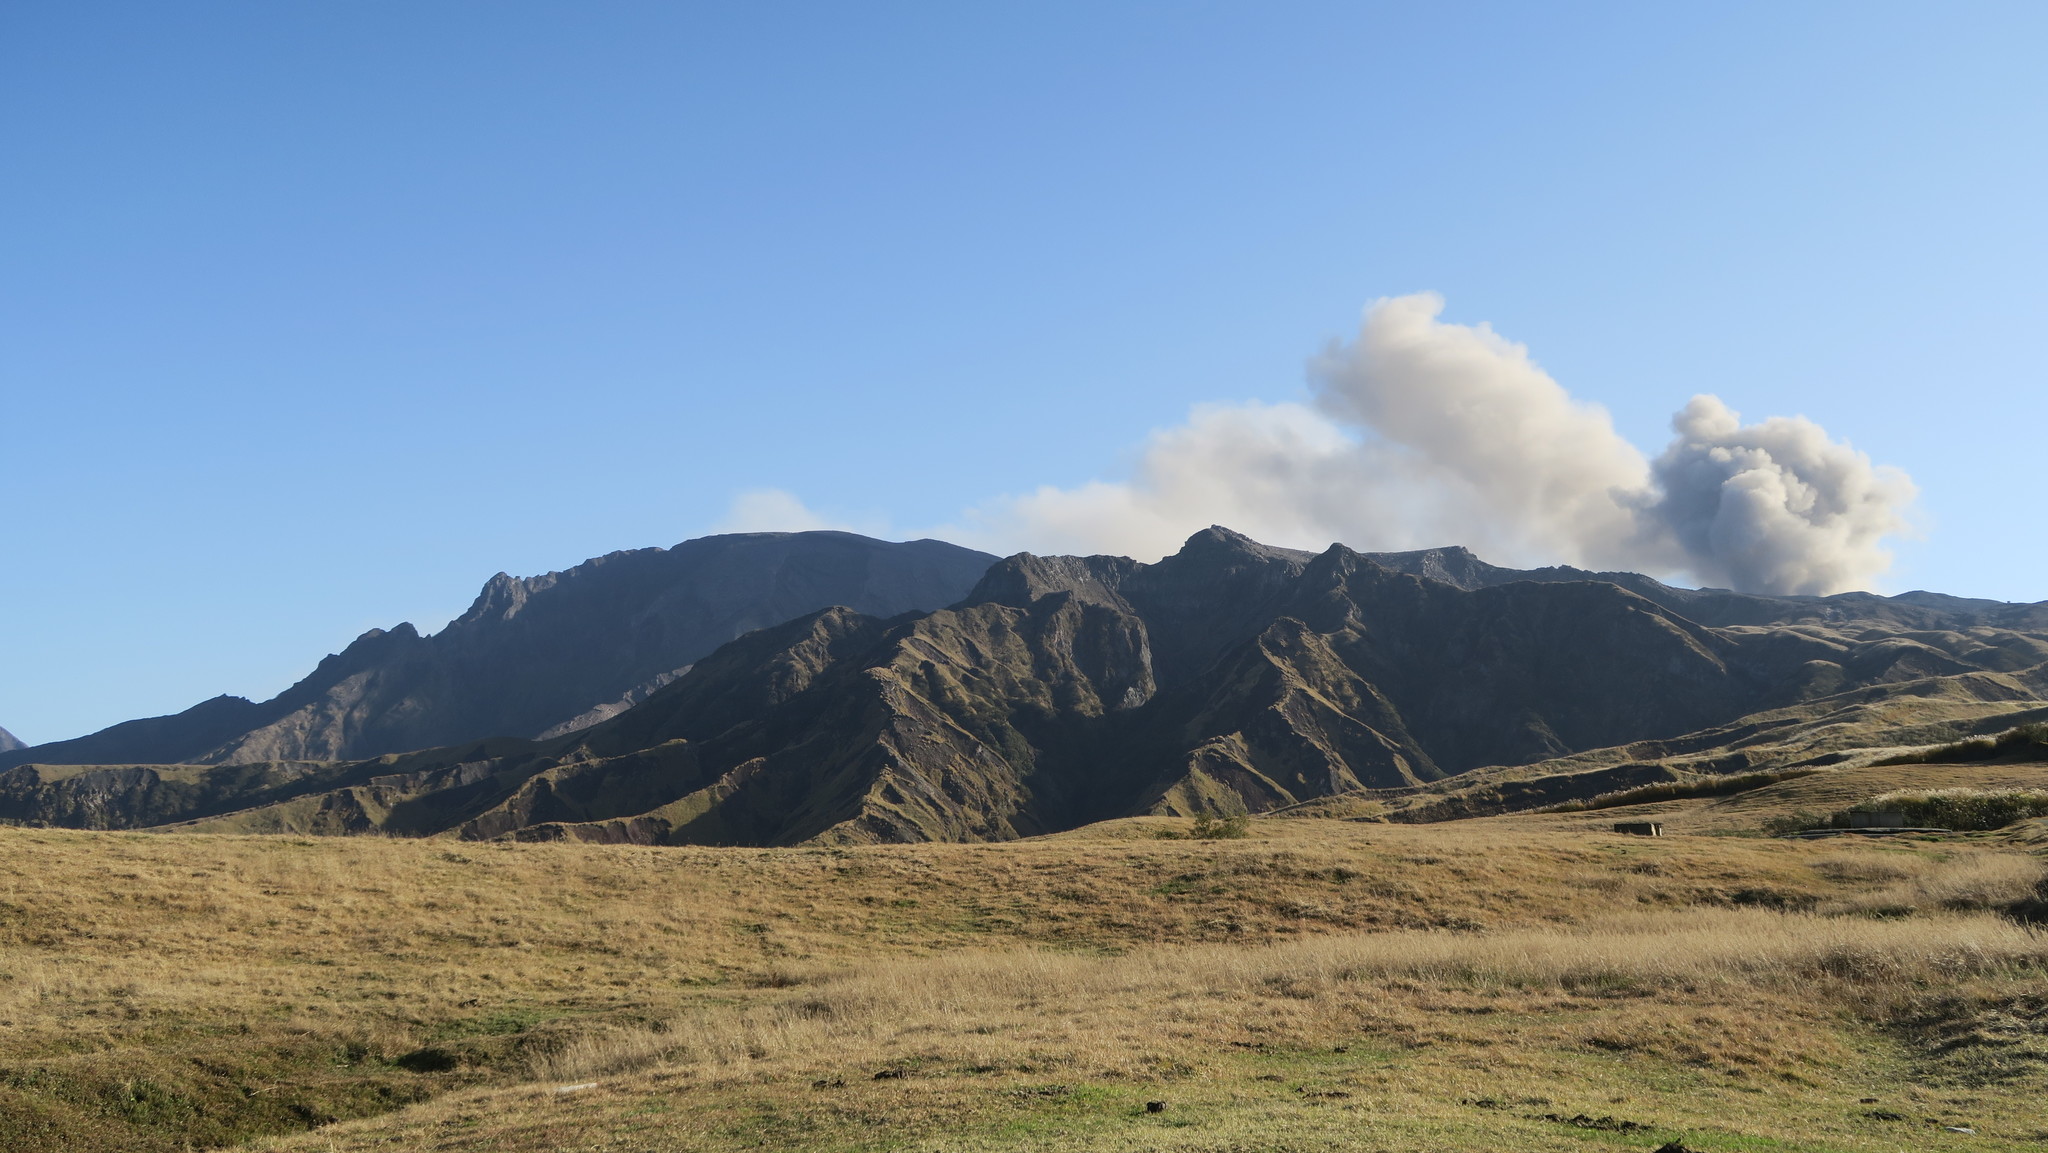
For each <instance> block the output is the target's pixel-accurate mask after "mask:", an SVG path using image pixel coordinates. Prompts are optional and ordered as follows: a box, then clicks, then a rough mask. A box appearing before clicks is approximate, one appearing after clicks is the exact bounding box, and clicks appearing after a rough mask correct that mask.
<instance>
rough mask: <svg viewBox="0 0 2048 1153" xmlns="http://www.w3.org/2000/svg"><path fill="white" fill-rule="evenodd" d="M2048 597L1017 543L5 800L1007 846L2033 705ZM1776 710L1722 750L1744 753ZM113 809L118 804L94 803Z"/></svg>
mask: <svg viewBox="0 0 2048 1153" xmlns="http://www.w3.org/2000/svg"><path fill="white" fill-rule="evenodd" d="M1686 609H1696V610H1697V611H1693V612H1687V611H1684V610H1686ZM2043 610H2044V606H2009V605H2001V604H1993V603H1989V602H1964V601H1956V600H1953V599H1952V598H1930V597H1927V596H1925V595H1924V594H1909V596H1908V597H1902V598H1879V597H1867V596H1862V595H1860V594H1858V595H1855V596H1849V597H1831V598H1757V597H1734V596H1733V595H1732V594H1717V593H1713V592H1691V591H1686V590H1676V589H1670V588H1666V587H1665V586H1663V585H1660V584H1657V583H1656V582H1654V581H1650V580H1647V578H1642V577H1637V576H1633V575H1631V574H1586V573H1576V572H1573V571H1572V570H1555V569H1553V570H1542V571H1539V572H1536V573H1522V574H1518V573H1513V572H1511V571H1510V570H1503V569H1497V568H1494V567H1492V566H1489V565H1485V564H1484V563H1483V562H1480V561H1477V560H1476V559H1475V558H1472V557H1471V556H1470V554H1469V553H1465V552H1464V551H1463V550H1456V549H1447V550H1432V551H1430V552H1427V553H1404V554H1389V555H1383V556H1372V555H1366V554H1360V553H1356V552H1353V551H1351V550H1349V549H1346V548H1343V547H1342V546H1335V547H1332V548H1331V549H1329V550H1328V551H1326V552H1324V553H1321V554H1319V555H1312V554H1308V553H1302V552H1294V551H1290V550H1282V549H1274V548H1269V547H1266V546H1263V545H1260V544H1258V543H1256V542H1254V541H1251V540H1249V539H1247V538H1245V537H1242V536H1239V535H1237V534H1235V533H1231V532H1228V531H1226V530H1222V529H1211V530H1207V531H1205V532H1202V533H1198V534H1196V536H1194V537H1193V538H1191V539H1190V540H1189V541H1188V543H1187V545H1186V546H1185V547H1184V548H1183V549H1182V550H1181V552H1180V553H1178V554H1176V555H1175V556H1172V557H1169V558H1167V559H1165V560H1163V561H1161V562H1159V563H1157V564H1152V565H1145V564H1139V563H1136V562H1134V561H1131V560H1127V559H1124V558H1120V557H1034V556H1030V555H1028V554H1026V555H1019V556H1015V557H1011V558H1009V559H1008V560H1005V561H1002V562H1001V563H999V564H997V565H996V566H994V567H993V568H991V569H989V570H988V571H987V573H986V575H985V576H984V577H983V578H982V579H981V581H980V582H979V584H978V585H977V586H976V587H975V588H974V589H973V591H972V592H971V593H969V594H968V595H966V596H965V597H964V598H963V599H961V600H959V601H958V602H957V603H955V604H953V605H952V606H951V607H948V608H944V609H940V610H937V611H934V612H929V613H923V614H919V615H914V616H904V617H900V618H897V619H893V620H891V619H882V618H878V617H876V616H873V615H865V614H862V613H859V612H856V611H853V610H851V609H847V608H841V607H834V608H829V609H825V610H823V611H818V612H811V613H807V614H805V615H802V616H799V617H797V618H795V619H793V620H789V621H786V622H784V623H781V624H777V625H775V626H774V627H771V628H765V629H762V630H760V631H757V632H753V633H749V634H747V635H745V636H742V637H740V638H738V639H737V640H734V641H733V642H732V643H730V644H727V645H725V646H724V647H722V648H720V649H719V650H718V651H716V652H715V653H712V654H711V655H709V656H707V657H705V658H704V659H702V660H701V661H698V662H697V663H696V664H695V666H694V667H692V668H691V669H690V670H689V671H688V672H687V673H686V674H684V675H682V676H680V677H678V678H677V679H675V680H674V681H673V683H670V684H668V685H666V686H665V687H662V688H660V689H659V690H657V691H655V692H653V693H652V694H651V695H650V696H649V697H648V699H647V700H646V701H644V702H643V703H641V704H639V705H637V706H636V707H634V708H632V709H630V710H628V711H625V712H623V713H621V714H619V715H617V716H615V717H612V718H610V719H608V720H605V721H602V722H601V723H598V724H595V725H592V726H590V727H588V728H585V729H581V730H578V731H575V732H570V733H566V734H562V735H559V736H554V737H551V738H548V739H543V740H514V739H499V740H490V741H477V742H471V743H468V744H461V745H456V746H453V747H450V748H443V749H435V750H429V751H426V752H420V753H413V754H408V755H405V756H393V757H383V758H380V759H378V760H376V761H370V762H362V763H356V764H320V765H315V764H304V763H287V762H284V761H283V760H281V759H280V760H277V761H275V762H270V763H265V764H262V765H254V766H252V765H237V766H222V767H218V768H211V767H204V766H194V767H189V768H178V769H151V768H129V769H120V770H114V769H95V770H88V771H83V772H72V773H69V774H66V773H64V772H61V771H56V770H42V769H38V768H33V767H27V766H24V767H23V768H20V769H16V770H14V771H13V772H10V773H6V774H0V816H9V817H16V818H21V817H25V816H30V815H34V814H51V815H45V816H44V817H43V819H62V820H65V821H67V822H76V821H79V820H84V819H95V820H96V819H105V820H107V821H110V822H118V821H123V820H129V819H130V818H126V817H123V816H122V814H124V813H133V814H136V816H135V817H134V818H133V820H134V822H135V823H150V822H164V821H170V820H175V819H178V818H180V817H183V818H201V817H208V816H210V815H212V814H226V815H221V816H218V817H216V818H214V819H211V820H207V821H203V822H202V823H201V825H200V827H205V828H214V829H222V830H247V831H285V830H292V831H304V832H363V831H371V830H383V831H386V832H391V833H398V834H407V835H421V834H429V833H437V832H446V831H457V832H459V833H460V834H461V835H463V836H466V837H474V838H490V837H499V836H513V837H518V838H522V839H538V838H575V839H587V840H605V841H630V842H638V843H696V844H790V843H797V842H803V841H816V842H823V843H849V842H871V841H910V840H928V839H944V840H963V839H964V840H982V839H1004V838H1009V837H1015V836H1019V835H1031V834H1035V833H1041V832H1048V831H1053V830H1058V829H1063V828H1070V827H1073V826H1075V825H1079V824H1083V823H1086V822H1090V821H1094V820H1100V819H1103V818H1107V817H1114V816H1122V815H1128V814H1134V813H1147V812H1151V813H1179V814H1187V813H1194V812H1201V811H1216V810H1222V809H1230V808H1234V807H1237V806H1240V805H1241V806H1243V807H1246V808H1249V809H1251V810H1253V811H1264V810H1269V809H1273V808H1278V807H1284V806H1288V805H1292V804H1296V803H1299V802H1303V801H1308V800H1313V799H1316V798H1324V797H1332V796H1340V795H1344V794H1350V793H1357V792H1359V791H1361V790H1367V789H1386V788H1397V789H1398V788H1412V787H1415V786H1418V785H1421V784H1424V783H1426V782H1431V781H1436V780H1440V779H1442V778H1444V777H1446V776H1448V775H1451V774H1458V773H1463V772H1466V771H1467V770H1471V769H1474V768H1478V767H1482V766H1491V765H1518V764H1528V763H1532V762H1542V761H1549V760H1553V759H1556V758H1560V757H1567V756H1571V755H1574V754H1579V753H1583V752H1585V751H1587V750H1598V749H1612V748H1629V747H1648V744H1647V743H1654V742H1658V741H1678V742H1679V743H1680V744H1683V743H1684V741H1685V740H1686V739H1688V738H1687V737H1686V735H1687V734H1697V733H1700V732H1702V731H1712V730H1715V728H1716V726H1733V725H1736V722H1738V721H1741V720H1742V719H1743V718H1745V717H1751V716H1753V715H1755V714H1759V713H1761V712H1763V711H1766V710H1771V709H1786V708H1789V707H1794V706H1799V707H1806V706H1808V705H1811V706H1812V707H1813V708H1814V709H1816V710H1819V712H1825V711H1826V710H1827V709H1829V708H1834V709H1837V711H1838V712H1839V711H1840V710H1848V711H1849V712H1854V711H1856V710H1867V709H1870V708H1874V707H1876V705H1875V704H1873V702H1880V701H1882V700H1891V699H1894V698H1896V699H1898V700H1908V701H1910V700H1911V699H1917V698H1916V696H1915V694H1920V695H1922V696H1925V695H1930V694H1931V695H1934V696H1939V695H1941V694H1943V693H1946V694H1949V695H1950V696H1953V695H1955V694H1961V695H1962V696H1965V697H1969V698H1970V700H1971V701H1972V702H1974V704H1975V706H1976V707H1978V711H1980V712H1981V711H1983V710H1984V709H1989V708H1997V709H2011V708H2017V707H2021V706H2022V705H2023V704H2025V703H2028V702H2031V703H2039V702H2040V701H2041V700H2042V694H2041V690H2042V689H2043V688H2044V687H2048V675H2044V674H2043V672H2042V670H2041V666H2042V665H2043V662H2044V661H2048V613H2044V611H2043ZM1699 617H1707V618H1710V619H1714V620H1718V621H1722V622H1724V623H1721V624H1703V623H1701V621H1700V620H1699V619H1697V618H1699ZM1929 685H1939V686H1942V687H1941V688H1940V690H1939V691H1938V692H1936V691H1935V690H1929V689H1926V686H1929ZM1829 702H1834V703H1833V704H1829ZM1952 711H1953V710H1952ZM1967 711H1968V710H1963V712H1957V713H1955V715H1958V716H1960V715H1963V713H1964V712H1967ZM1819 712H1816V714H1815V715H1819ZM1831 715H1832V714H1831ZM1970 715H1975V714H1974V713H1972V714H1970ZM1836 728H1837V729H1841V728H1842V726H1841V725H1837V726H1836ZM1744 731H1745V730H1742V729H1741V728H1740V727H1739V726H1737V727H1736V728H1732V729H1728V730H1726V731H1725V733H1724V735H1722V736H1719V737H1716V738H1715V743H1718V744H1719V745H1723V746H1727V747H1731V748H1732V747H1738V746H1739V745H1740V743H1741V741H1742V740H1744V739H1746V738H1745V737H1744V735H1743V733H1744ZM1843 731H1846V730H1843ZM1674 747H1676V746H1674ZM119 774H127V775H125V776H123V775H119ZM122 798H128V799H127V800H123V799H122ZM229 810H239V811H235V812H232V813H231V814H230V813H229ZM86 813H99V814H105V816H104V818H85V817H81V816H77V815H74V814H86ZM144 813H147V814H148V816H147V817H146V818H144V817H142V816H141V814H144ZM54 814H64V815H62V816H55V815H54Z"/></svg>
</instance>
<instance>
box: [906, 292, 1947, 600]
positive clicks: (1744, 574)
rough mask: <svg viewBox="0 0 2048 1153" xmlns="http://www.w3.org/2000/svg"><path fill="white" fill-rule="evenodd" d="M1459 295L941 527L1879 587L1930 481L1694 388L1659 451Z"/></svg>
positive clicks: (1042, 546) (1379, 311)
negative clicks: (1476, 317)
mask: <svg viewBox="0 0 2048 1153" xmlns="http://www.w3.org/2000/svg"><path fill="white" fill-rule="evenodd" d="M1442 310H1443V300H1442V298H1441V297H1439V296H1437V295H1436V294H1434V293H1419V294H1416V295H1412V296H1400V297H1393V298H1389V299H1384V300H1380V301H1377V302H1375V303H1374V304H1372V305H1371V306H1370V307H1368V308H1367V309H1366V310H1365V316H1364V319H1363V321H1362V323H1361V324H1360V327H1359V331H1358V335H1357V337H1356V339H1354V340H1353V341H1351V342H1350V343H1348V344H1346V343H1333V344H1331V346H1330V347H1329V348H1327V349H1326V350H1324V352H1323V353H1322V354H1321V355H1319V356H1317V357H1315V358H1314V359H1313V360H1311V361H1310V364H1309V379H1310V383H1311V386H1312V401H1311V403H1308V404H1295V403H1285V404H1262V403H1256V402H1254V403H1246V404H1234V405H1200V406H1197V407H1196V408H1195V409H1194V410H1193V411H1192V412H1191V413H1190V414H1189V416H1188V418H1187V420H1186V421H1185V422H1184V423H1182V424H1180V425H1179V426H1177V427H1173V428H1168V429H1165V430H1162V431H1159V432H1155V433H1154V434H1153V435H1152V437H1151V439H1150V440H1149V441H1148V443H1147V444H1146V445H1145V447H1144V450H1143V452H1142V454H1141V456H1140V458H1139V460H1138V463H1137V466H1136V467H1135V469H1134V470H1133V474H1132V475H1131V477H1130V478H1129V479H1128V480H1123V481H1097V482H1092V483H1089V484H1084V485H1081V486H1078V487H1075V488H1056V487H1051V486H1047V487H1042V488H1039V489H1038V490H1036V491H1034V492H1030V493H1027V494H1024V495H1022V496H1015V497H1008V498H1004V499H1001V500H998V501H994V502H991V503H988V504H984V505H981V506H979V507H977V508H974V509H970V510H969V511H968V512H967V514H966V515H965V517H964V518H963V519H964V523H962V524H960V525H954V526H947V527H945V528H941V529H937V530H933V535H938V536H944V537H946V538H948V539H953V540H958V541H960V542H961V543H963V544H975V545H979V546H981V547H985V548H990V549H992V550H994V551H1015V550H1017V549H1029V550H1030V551H1033V552H1039V553H1060V552H1065V553H1089V552H1109V553H1121V554H1126V555H1131V556H1136V557H1139V558H1141V559H1152V558H1155V557H1158V556H1163V555H1165V554H1166V553H1169V552H1172V551H1174V550H1175V549H1177V548H1178V547H1179V545H1180V543H1181V542H1182V541H1183V540H1185V539H1186V538H1187V537H1188V536H1189V535H1190V534H1191V533H1193V532H1195V531H1197V530H1199V529H1201V528H1203V527H1206V526H1208V525H1210V524H1222V525H1227V526H1229V527H1231V528H1234V529H1237V530H1239V531H1241V532H1244V533H1247V534H1249V535H1250V536H1252V537H1254V538H1256V539H1258V540H1262V541H1265V542H1267V543H1269V544H1277V545H1290V546H1294V547H1298V548H1311V549H1321V548H1323V547H1325V546H1327V545H1328V544H1329V543H1330V542H1331V541H1342V542H1343V543H1345V544H1348V545H1351V546H1353V547H1355V548H1360V549H1365V550H1383V549H1384V550H1393V549H1407V548H1421V547H1427V546H1432V545H1444V544H1464V545H1468V546H1470V547H1471V548H1472V549H1473V550H1474V551H1475V552H1477V553H1479V554H1480V555H1481V556H1483V557H1485V558H1487V559H1488V560H1491V561H1494V562H1495V563H1499V564H1514V565H1543V564H1559V563H1562V564H1572V565H1578V566H1581V567H1586V568H1593V569H1626V570H1632V571H1638V572H1648V573H1651V574H1654V575H1659V576H1665V577H1671V578H1674V579H1680V580H1687V579H1689V580H1691V581H1694V582H1697V583H1702V584H1714V585H1724V586H1729V587H1733V588H1736V589H1739V590H1742V591H1745V592H1758V593H1779V594H1824V593H1832V592H1840V591H1843V590H1846V589H1851V588H1861V587H1868V586H1869V585H1870V583H1871V582H1872V581H1873V580H1874V579H1875V578H1876V577H1878V576H1879V575H1880V574H1882V573H1883V572H1884V571H1885V569H1886V568H1887V567H1888V566H1889V564H1890V563H1891V554H1890V553H1889V552H1887V551H1886V550H1885V548H1884V547H1883V544H1882V542H1883V539H1884V538H1885V537H1886V536H1888V535H1891V534H1894V533H1897V532H1900V531H1902V530H1904V529H1905V528H1906V527H1907V523H1906V520H1905V510H1906V509H1907V507H1908V506H1909V505H1910V504H1911V503H1912V501H1913V499H1914V495H1915V490H1914V487H1913V483H1912V481H1911V480H1910V479H1908V478H1907V476H1906V475H1905V474H1904V473H1903V472H1900V471H1899V470H1897V469H1894V468H1889V467H1885V466H1879V465H1873V464H1872V463H1871V461H1870V459H1869V458H1868V457H1867V456H1865V455H1863V454H1862V453H1860V452H1857V451H1855V450H1854V449H1852V448H1850V447H1849V446H1848V445H1847V444H1844V443H1841V442H1839V441H1835V440H1831V439H1830V438H1829V437H1828V435H1827V433H1826V431H1825V430H1823V429H1822V428H1821V427H1820V426H1819V425H1817V424H1815V423H1813V422H1812V421H1810V420H1807V419H1805V418H1804V417H1773V418H1771V419H1769V420H1765V421H1763V422H1761V423H1759V424H1748V425H1745V424H1743V423H1742V420H1741V417H1740V416H1739V415H1737V414H1736V413H1735V412H1734V411H1732V410H1730V409H1729V408H1728V406H1727V405H1725V404H1723V403H1722V402H1721V401H1720V400H1719V399H1718V398H1716V397H1712V396H1696V397H1693V398H1692V400H1691V401H1690V402H1689V403H1687V404H1686V406H1685V407H1684V408H1683V409H1682V410H1680V411H1679V413H1678V414H1677V416H1675V417H1674V418H1673V419H1672V431H1673V433H1674V434H1675V437H1674V439H1673V440H1672V441H1671V443H1670V444H1669V445H1668V446H1667V447H1666V448H1665V449H1664V450H1663V452H1662V453H1661V454H1659V455H1658V456H1657V457H1656V458H1655V459H1654V460H1651V459H1649V458H1647V457H1646V456H1645V455H1644V454H1643V453H1642V452H1641V451H1640V450H1638V449H1637V448H1636V447H1635V446H1634V445H1632V444H1630V443H1629V442H1628V441H1626V440H1624V439H1622V437H1621V436H1620V434H1619V433H1617V432H1616V431H1615V430H1614V423H1613V421H1612V420H1611V419H1610V418H1609V416H1608V414H1607V412H1606V410H1605V409H1603V408H1601V407H1600V406H1598V405H1595V404H1589V403H1586V402H1583V401H1579V400H1575V399H1573V398H1572V396H1571V395H1570V394H1569V393H1567V392H1566V391H1565V390H1564V388H1563V387H1562V386H1560V385H1559V384H1558V383H1557V382H1556V381H1555V380H1553V379H1551V377H1550V376H1549V374H1547V373H1545V372H1544V371H1543V370H1542V369H1541V368H1540V367H1538V366H1537V365H1536V363H1535V362H1534V361H1532V360H1531V359H1530V357H1529V352H1528V349H1526V348H1525V347H1523V346H1522V345H1519V344H1516V343H1514V342H1512V341H1509V340H1507V339H1505V338H1503V337H1501V336H1500V335H1499V334H1498V333H1495V332H1494V331H1493V330H1492V328H1490V327H1489V326H1487V325H1485V324H1478V325H1462V324H1446V323H1444V322H1442V321H1441V320H1439V319H1438V316H1439V314H1440V313H1441V312H1442Z"/></svg>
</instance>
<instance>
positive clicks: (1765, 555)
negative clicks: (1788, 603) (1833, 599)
mask: <svg viewBox="0 0 2048 1153" xmlns="http://www.w3.org/2000/svg"><path fill="white" fill-rule="evenodd" d="M1671 429H1672V431H1673V432H1675V433H1677V434H1678V435H1677V439H1675V440H1673V441H1672V442H1671V446H1670V447H1669V448H1667V449H1665V450H1664V454H1663V455H1662V456H1660V457H1658V458H1657V460H1656V463H1655V464H1654V465H1652V469H1651V471H1652V474H1653V476H1654V478H1655V485H1654V488H1653V499H1652V501H1651V503H1649V504H1648V505H1647V506H1645V507H1644V509H1643V512H1644V516H1645V521H1646V523H1647V524H1648V525H1649V526H1651V527H1652V528H1653V529H1654V530H1656V531H1657V532H1659V533H1661V534H1666V535H1668V539H1670V540H1671V541H1673V542H1675V543H1676V544H1677V545H1678V547H1679V548H1680V549H1681V550H1682V552H1683V554H1684V560H1683V568H1684V569H1685V570H1686V571H1687V572H1689V573H1690V574H1691V575H1692V576H1694V577H1696V578H1697V579H1699V580H1700V581H1702V582H1704V583H1708V584H1717V585H1726V586H1728V587H1731V588H1736V589H1742V590H1745V591H1754V592H1783V593H1830V592H1839V591H1841V590H1843V589H1850V588H1865V587H1868V586H1869V584H1870V582H1871V581H1872V579H1873V578H1875V577H1877V576H1878V575H1879V574H1881V573H1883V572H1884V570H1885V569H1886V568H1887V567H1889V566H1890V564H1891V554H1890V553H1889V552H1887V551H1886V550H1885V549H1884V547H1883V543H1882V542H1883V539H1884V538H1885V537H1886V536H1889V535H1892V534H1894V533H1898V532H1900V531H1903V530H1904V529H1905V528H1906V527H1907V524H1906V519H1905V509H1906V508H1907V506H1908V505H1910V504H1911V503H1912V501H1913V497H1914V488H1913V482H1912V481H1911V480H1910V479H1908V478H1907V476H1906V474H1905V473H1903V472H1900V471H1899V470H1898V469H1895V468H1886V467H1882V466H1875V465H1872V464H1871V463H1870V458H1869V457H1867V456H1864V455H1863V454H1862V453H1860V452H1857V451H1856V450H1854V449H1852V448H1850V447H1849V446H1848V445H1846V444H1842V443H1840V442H1838V441H1832V440H1829V439H1828V434H1827V432H1826V431H1825V430H1823V429H1822V428H1821V427H1820V426H1819V425H1817V424H1815V423H1813V422H1812V421H1810V420H1807V419H1805V418H1804V417H1772V418H1771V419H1769V420H1766V421H1764V422H1763V423H1762V424H1753V425H1744V424H1743V423H1742V420H1741V418H1740V417H1738V416H1737V415H1736V414H1735V413H1734V412H1733V411H1731V410H1730V409H1729V408H1728V406H1727V405H1725V404H1722V403H1721V401H1720V400H1719V399H1717V398H1715V397H1711V396H1696V397H1693V398H1692V402H1691V403H1690V404H1687V405H1686V406H1685V408H1684V409H1683V410H1681V411H1680V412H1679V414H1678V415H1677V416H1675V417H1673V418H1672V420H1671Z"/></svg>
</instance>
